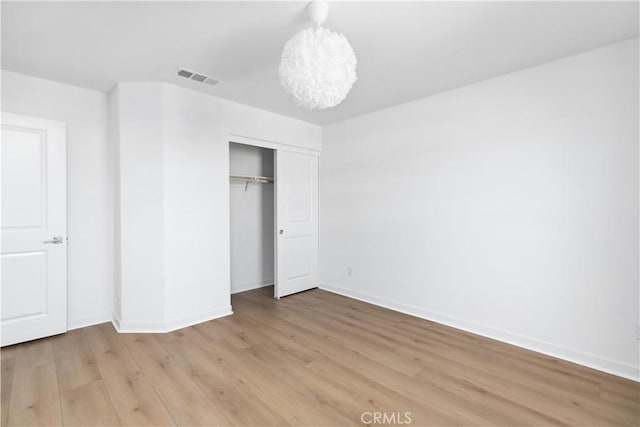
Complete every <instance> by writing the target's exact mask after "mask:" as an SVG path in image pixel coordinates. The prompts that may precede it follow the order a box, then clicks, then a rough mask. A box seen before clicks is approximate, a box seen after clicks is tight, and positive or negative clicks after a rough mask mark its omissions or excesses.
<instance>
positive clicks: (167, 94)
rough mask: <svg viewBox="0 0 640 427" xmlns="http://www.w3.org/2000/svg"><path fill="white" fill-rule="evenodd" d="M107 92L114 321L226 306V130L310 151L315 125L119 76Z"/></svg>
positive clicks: (182, 318)
mask: <svg viewBox="0 0 640 427" xmlns="http://www.w3.org/2000/svg"><path fill="white" fill-rule="evenodd" d="M112 96H113V97H114V102H117V103H118V108H114V110H117V111H118V115H119V117H118V120H119V128H120V129H119V137H118V138H117V140H118V146H119V155H118V164H119V167H120V171H119V180H120V182H119V191H120V193H121V197H120V201H119V202H120V208H119V212H120V214H119V223H120V226H119V227H120V229H121V233H120V234H121V235H120V239H121V242H120V247H119V248H117V250H116V253H117V252H118V251H120V256H121V263H122V266H121V273H120V283H121V310H122V313H121V314H122V315H121V318H120V319H116V324H117V326H118V328H119V329H120V330H121V331H166V330H171V329H176V328H179V327H184V326H187V325H190V324H193V323H197V322H202V321H205V320H209V319H212V318H215V317H219V316H222V315H226V314H229V313H230V312H231V306H230V238H229V234H230V233H229V208H230V205H229V141H230V139H231V138H232V136H231V134H235V135H241V136H245V137H253V138H259V139H263V140H268V141H273V142H278V143H281V144H286V145H291V146H297V147H303V148H312V149H317V150H319V149H320V144H321V128H320V127H319V126H315V125H311V124H309V123H305V122H301V121H298V120H294V119H291V118H288V117H284V116H280V115H277V114H273V113H269V112H267V111H264V110H259V109H256V108H252V107H248V106H246V105H242V104H237V103H234V102H230V101H226V100H223V99H219V98H216V97H213V96H210V95H207V94H203V93H199V92H195V91H191V90H188V89H183V88H180V87H177V86H174V85H170V84H163V83H120V84H119V85H118V88H117V91H115V92H114V93H113V95H112ZM145 219H146V220H145ZM134 287H135V289H133V288H134ZM159 294H160V295H162V296H161V297H158V298H156V296H157V295H159ZM145 295H146V296H148V298H149V300H143V299H144V298H145ZM159 298H161V299H162V300H163V301H164V304H163V310H158V301H159ZM115 311H116V312H117V309H116V310H115Z"/></svg>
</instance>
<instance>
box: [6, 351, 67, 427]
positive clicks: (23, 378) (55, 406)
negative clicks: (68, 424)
mask: <svg viewBox="0 0 640 427" xmlns="http://www.w3.org/2000/svg"><path fill="white" fill-rule="evenodd" d="M7 425H18V426H57V425H62V413H61V410H60V395H59V392H58V379H57V375H56V365H55V361H54V358H53V350H52V345H51V341H50V340H47V339H43V340H36V341H31V342H28V343H24V344H22V345H20V346H19V347H17V348H16V355H15V366H14V371H13V384H12V387H11V397H10V402H9V414H8V418H7Z"/></svg>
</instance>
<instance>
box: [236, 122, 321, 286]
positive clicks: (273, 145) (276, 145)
mask: <svg viewBox="0 0 640 427" xmlns="http://www.w3.org/2000/svg"><path fill="white" fill-rule="evenodd" d="M231 142H233V143H236V144H243V145H251V146H254V147H260V148H268V149H271V150H273V151H274V155H273V175H274V176H273V179H274V182H273V210H274V212H273V254H274V256H273V263H274V264H273V273H274V277H273V297H274V298H275V299H280V297H279V296H278V240H279V239H278V193H277V191H278V190H277V188H278V186H277V185H276V179H277V178H276V171H277V169H276V168H277V164H276V162H277V161H278V160H277V159H278V151H288V152H291V153H299V154H306V155H308V156H315V157H318V165H319V163H320V150H314V149H312V148H304V147H299V146H296V145H291V144H285V143H281V142H275V141H269V140H266V139H260V138H254V137H250V136H244V135H238V134H234V133H230V134H229V135H228V138H227V149H228V147H229V143H231ZM228 168H229V162H227V175H229V169H228ZM227 199H228V201H229V202H230V200H231V195H229V197H228V198H227ZM228 226H229V231H231V215H229V224H228ZM229 243H231V241H229ZM319 245H320V239H318V246H319ZM318 253H320V250H319V248H318ZM229 257H231V244H229ZM318 262H319V260H318ZM229 265H231V263H229ZM229 293H231V275H229Z"/></svg>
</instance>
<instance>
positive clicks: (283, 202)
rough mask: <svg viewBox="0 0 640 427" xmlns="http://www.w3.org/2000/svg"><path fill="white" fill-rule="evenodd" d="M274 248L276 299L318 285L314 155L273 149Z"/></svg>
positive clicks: (315, 161) (316, 201)
mask: <svg viewBox="0 0 640 427" xmlns="http://www.w3.org/2000/svg"><path fill="white" fill-rule="evenodd" d="M276 251H277V252H276V260H277V261H276V286H275V296H276V298H280V297H283V296H286V295H291V294H294V293H296V292H301V291H306V290H307V289H311V288H315V287H317V286H318V157H317V156H313V155H307V154H299V153H291V152H287V151H281V150H277V151H276Z"/></svg>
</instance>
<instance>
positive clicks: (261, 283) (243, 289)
mask: <svg viewBox="0 0 640 427" xmlns="http://www.w3.org/2000/svg"><path fill="white" fill-rule="evenodd" d="M273 283H274V280H273V279H267V280H261V281H259V282H253V283H247V284H243V285H233V284H232V285H231V294H232V295H233V294H237V293H240V292H246V291H250V290H252V289H258V288H264V287H266V286H271V285H273Z"/></svg>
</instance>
